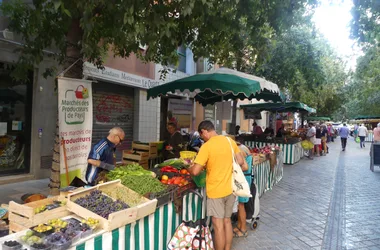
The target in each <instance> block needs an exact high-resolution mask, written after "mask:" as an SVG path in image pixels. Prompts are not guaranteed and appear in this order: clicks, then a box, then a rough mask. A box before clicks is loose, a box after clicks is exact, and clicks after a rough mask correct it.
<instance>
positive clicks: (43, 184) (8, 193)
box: [0, 179, 49, 204]
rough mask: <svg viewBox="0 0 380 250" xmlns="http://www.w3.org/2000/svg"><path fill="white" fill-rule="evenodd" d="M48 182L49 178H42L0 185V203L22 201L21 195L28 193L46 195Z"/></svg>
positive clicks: (47, 193)
mask: <svg viewBox="0 0 380 250" xmlns="http://www.w3.org/2000/svg"><path fill="white" fill-rule="evenodd" d="M48 184H49V179H42V180H31V181H24V182H19V183H12V184H5V185H0V204H8V203H9V202H10V201H15V202H18V203H22V201H21V196H22V195H24V194H28V193H32V194H34V193H40V194H44V195H46V196H48V195H49V187H48Z"/></svg>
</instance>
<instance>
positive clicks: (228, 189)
mask: <svg viewBox="0 0 380 250" xmlns="http://www.w3.org/2000/svg"><path fill="white" fill-rule="evenodd" d="M198 132H199V134H200V135H201V137H202V139H203V140H204V141H205V142H206V143H205V144H203V145H202V147H201V148H200V150H199V153H198V155H197V157H196V158H195V160H194V164H193V165H192V166H191V168H190V169H189V172H190V173H191V174H192V175H199V174H200V173H201V171H202V170H203V169H206V171H207V172H206V173H207V174H206V194H207V198H208V199H207V216H212V223H213V226H214V231H215V236H214V244H215V249H216V250H219V249H221V250H222V249H223V250H228V249H231V245H232V237H233V230H232V224H231V215H232V209H233V205H234V202H235V196H234V195H233V193H232V159H233V158H232V157H234V155H235V159H236V161H237V163H238V164H239V165H241V166H242V170H243V171H246V170H247V169H248V165H247V163H246V162H245V160H244V158H243V157H242V155H241V154H240V150H239V148H238V146H237V145H236V143H235V141H233V140H231V144H232V149H233V151H234V152H232V150H231V146H230V143H229V141H228V139H227V138H226V137H225V136H222V135H218V134H217V133H216V131H215V127H214V124H213V123H212V122H210V121H202V122H201V123H200V124H199V126H198Z"/></svg>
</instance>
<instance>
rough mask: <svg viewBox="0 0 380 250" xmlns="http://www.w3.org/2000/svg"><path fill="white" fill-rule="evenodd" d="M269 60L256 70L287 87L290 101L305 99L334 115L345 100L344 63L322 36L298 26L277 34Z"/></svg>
mask: <svg viewBox="0 0 380 250" xmlns="http://www.w3.org/2000/svg"><path fill="white" fill-rule="evenodd" d="M269 53H270V56H269V60H266V61H264V62H263V63H261V64H260V63H258V64H256V65H255V67H254V68H252V71H253V72H254V73H256V74H258V75H262V76H264V77H265V78H266V79H269V80H271V81H273V82H276V83H278V85H279V86H281V87H282V88H285V89H287V94H288V96H289V99H290V100H294V101H301V102H304V103H306V104H307V105H310V106H311V107H314V108H316V109H317V112H318V115H321V116H330V115H331V114H333V113H334V111H335V110H337V109H339V108H340V106H341V105H342V102H343V101H344V95H343V94H342V93H341V92H342V89H343V86H344V83H345V81H346V77H347V76H346V73H345V71H344V66H345V64H344V62H343V61H342V60H341V59H340V58H339V57H338V56H337V55H336V54H335V53H334V51H333V50H332V49H331V47H330V45H329V44H328V42H327V41H326V40H325V39H324V38H323V36H322V35H320V34H319V33H317V32H316V31H314V30H313V29H312V28H309V26H308V27H305V26H298V27H294V28H292V29H290V30H289V31H288V32H286V33H283V34H282V35H280V36H278V37H276V39H275V42H274V43H273V45H272V46H271V49H270V50H269Z"/></svg>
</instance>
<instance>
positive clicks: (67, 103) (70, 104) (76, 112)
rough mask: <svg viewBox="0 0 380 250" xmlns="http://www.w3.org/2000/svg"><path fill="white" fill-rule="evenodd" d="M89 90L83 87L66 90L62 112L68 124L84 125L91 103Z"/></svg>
mask: <svg viewBox="0 0 380 250" xmlns="http://www.w3.org/2000/svg"><path fill="white" fill-rule="evenodd" d="M88 97H89V95H88V88H85V87H84V86H83V85H78V87H77V88H76V89H75V90H73V89H68V90H66V93H65V100H62V112H64V113H65V123H66V124H82V123H83V122H84V121H85V114H86V113H87V112H88V106H89V101H88V100H85V99H87V98H88Z"/></svg>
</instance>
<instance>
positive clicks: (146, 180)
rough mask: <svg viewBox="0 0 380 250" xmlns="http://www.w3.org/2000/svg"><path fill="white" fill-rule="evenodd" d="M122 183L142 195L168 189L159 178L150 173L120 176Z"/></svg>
mask: <svg viewBox="0 0 380 250" xmlns="http://www.w3.org/2000/svg"><path fill="white" fill-rule="evenodd" d="M120 180H121V183H122V184H123V185H124V186H126V187H128V188H130V189H132V190H133V191H135V192H136V193H138V194H140V195H145V194H147V193H158V192H161V191H164V190H166V186H165V185H163V184H162V183H161V182H160V181H159V180H158V179H156V178H153V177H152V176H149V175H124V176H123V177H122V178H120Z"/></svg>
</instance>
